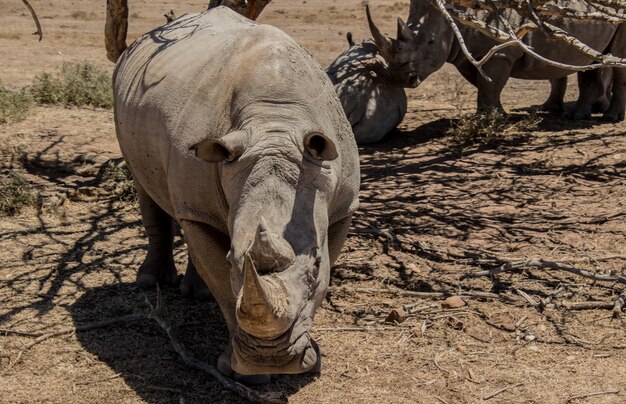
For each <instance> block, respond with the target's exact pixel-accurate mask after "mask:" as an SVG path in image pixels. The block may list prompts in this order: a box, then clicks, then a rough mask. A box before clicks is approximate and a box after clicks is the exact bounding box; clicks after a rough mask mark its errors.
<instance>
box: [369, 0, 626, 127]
mask: <svg viewBox="0 0 626 404" xmlns="http://www.w3.org/2000/svg"><path fill="white" fill-rule="evenodd" d="M572 5H573V6H576V3H574V4H572ZM508 18H510V19H511V21H513V20H519V19H520V18H521V17H519V15H517V14H515V13H514V12H511V14H509V15H508ZM551 21H552V23H553V24H554V25H556V26H558V27H561V28H563V29H565V30H566V31H568V32H569V33H571V34H572V35H574V36H575V37H576V38H578V39H579V40H581V41H582V42H583V43H585V44H587V45H589V46H590V47H592V48H594V49H596V50H600V51H603V52H605V53H611V54H613V55H614V56H619V57H625V56H626V24H613V23H610V22H606V21H599V20H593V21H577V20H571V19H554V20H551ZM369 22H370V29H371V31H372V35H373V37H374V40H375V42H376V44H377V45H378V47H379V49H380V50H381V52H382V54H383V56H384V57H385V59H386V60H387V61H389V63H390V64H392V65H394V66H402V69H396V70H397V73H396V74H400V75H402V77H400V78H399V80H402V79H404V80H405V81H406V82H411V81H413V82H414V83H415V86H416V85H417V84H419V82H421V81H423V80H424V79H426V78H427V77H428V76H430V75H431V74H432V73H434V72H435V71H437V70H439V69H440V68H441V67H442V66H443V64H444V63H445V62H449V63H452V64H454V65H455V66H456V68H457V69H458V70H459V72H460V73H461V74H462V75H463V76H464V77H465V78H466V79H467V80H468V81H469V82H470V83H472V84H473V85H475V86H476V87H477V88H478V100H477V104H478V105H477V107H478V110H479V111H480V110H485V109H492V108H497V109H500V110H502V104H501V102H500V94H501V92H502V89H503V88H504V86H505V84H506V82H507V81H508V79H509V77H514V78H519V79H530V80H537V79H547V80H552V93H551V97H550V99H549V100H548V103H547V104H553V103H554V102H555V100H556V101H557V104H558V98H559V93H560V92H561V89H562V88H563V86H562V84H563V81H559V79H562V78H563V77H566V76H567V75H569V74H572V73H573V71H572V70H565V69H561V68H557V67H552V66H549V65H547V64H545V63H544V62H541V61H539V60H537V59H534V58H533V57H532V56H530V55H528V54H526V53H524V52H523V51H522V50H521V49H520V48H518V47H508V48H505V49H502V50H500V51H498V52H497V53H496V55H494V56H493V57H492V58H491V60H489V61H488V62H487V63H485V65H484V66H483V70H484V71H485V72H486V74H487V75H488V76H489V77H490V78H491V79H492V82H489V81H487V80H486V79H485V78H483V77H482V76H481V75H480V74H479V73H478V71H477V69H476V68H475V67H474V66H473V65H472V64H471V63H470V62H469V61H468V60H467V58H466V57H465V56H464V55H463V53H462V52H461V49H460V46H459V45H458V42H457V41H456V39H455V38H454V35H453V33H452V30H451V29H450V28H449V26H448V25H447V23H446V21H445V19H444V17H443V16H442V15H441V14H440V12H439V11H438V10H437V9H436V8H434V7H432V6H431V5H430V4H429V3H428V2H427V1H426V0H411V6H410V13H409V18H408V20H407V25H408V26H409V28H410V30H409V32H410V33H411V37H408V38H405V40H404V41H402V42H400V41H397V40H393V39H391V38H388V37H386V36H385V35H383V34H382V33H381V32H380V31H379V29H378V28H377V27H376V26H375V24H374V23H373V22H372V21H371V19H370V21H369ZM496 25H497V24H496ZM459 28H460V30H461V33H462V35H463V39H464V41H465V43H466V45H467V47H468V49H469V51H470V52H471V53H472V55H474V57H475V58H480V57H482V56H484V55H485V54H486V53H487V51H488V50H489V49H491V48H492V47H493V46H494V45H497V42H496V41H495V40H493V39H490V38H488V37H487V36H486V35H484V34H482V33H481V32H479V31H478V30H476V29H473V28H469V27H466V26H460V27H459ZM523 41H524V43H526V44H527V45H529V46H531V47H532V48H533V49H534V50H535V51H536V52H537V53H539V54H541V55H543V56H544V57H546V58H548V59H552V60H555V61H558V62H561V63H567V64H571V65H584V64H588V63H591V62H592V60H591V59H590V58H588V57H586V56H584V55H581V54H580V53H578V52H576V51H574V50H572V49H571V48H570V47H568V46H567V45H565V44H564V43H562V42H560V41H557V40H551V39H549V38H548V37H547V36H546V34H544V33H542V32H539V31H533V32H530V33H528V34H526V36H524V38H523ZM613 70H614V72H613V91H612V92H613V95H612V98H611V103H610V106H609V107H608V109H607V110H606V111H605V112H604V118H605V119H606V120H609V121H620V120H623V119H624V108H625V105H626V69H624V68H615V69H613ZM415 77H416V79H415ZM580 77H581V81H582V82H583V84H582V85H581V90H582V91H581V94H580V95H579V98H578V101H577V102H576V105H575V106H574V110H573V111H572V115H575V116H588V115H589V114H590V112H591V108H592V105H593V104H594V103H595V102H596V101H598V99H599V98H600V97H602V95H603V89H604V86H603V83H602V74H601V73H600V72H594V71H590V72H585V73H584V74H582V75H581V76H580ZM560 98H561V99H562V95H561V96H560Z"/></svg>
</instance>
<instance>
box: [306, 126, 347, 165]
mask: <svg viewBox="0 0 626 404" xmlns="http://www.w3.org/2000/svg"><path fill="white" fill-rule="evenodd" d="M304 147H305V148H306V150H307V151H308V152H309V154H310V155H311V157H313V158H314V159H316V160H325V161H331V160H334V159H336V158H337V156H338V155H339V154H337V146H335V143H334V142H333V141H332V140H330V139H329V138H327V137H326V136H325V135H323V134H321V133H319V132H313V133H309V134H308V135H307V136H306V137H305V138H304Z"/></svg>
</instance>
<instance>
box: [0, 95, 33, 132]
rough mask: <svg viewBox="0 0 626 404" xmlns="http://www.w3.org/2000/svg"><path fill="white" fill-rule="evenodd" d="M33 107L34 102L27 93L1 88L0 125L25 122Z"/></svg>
mask: <svg viewBox="0 0 626 404" xmlns="http://www.w3.org/2000/svg"><path fill="white" fill-rule="evenodd" d="M32 105H33V100H32V99H31V97H30V96H29V95H28V93H27V92H26V91H24V90H10V89H7V88H4V87H1V86H0V124H3V123H7V122H18V121H21V120H23V119H24V118H26V116H27V115H28V111H29V110H30V108H31V107H32Z"/></svg>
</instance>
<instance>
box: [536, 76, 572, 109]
mask: <svg viewBox="0 0 626 404" xmlns="http://www.w3.org/2000/svg"><path fill="white" fill-rule="evenodd" d="M566 89H567V76H565V77H561V78H560V79H551V80H550V96H549V97H548V99H547V100H546V102H544V103H543V105H542V106H541V110H542V111H547V112H553V113H557V114H561V113H563V112H565V105H564V104H563V98H564V97H565V90H566Z"/></svg>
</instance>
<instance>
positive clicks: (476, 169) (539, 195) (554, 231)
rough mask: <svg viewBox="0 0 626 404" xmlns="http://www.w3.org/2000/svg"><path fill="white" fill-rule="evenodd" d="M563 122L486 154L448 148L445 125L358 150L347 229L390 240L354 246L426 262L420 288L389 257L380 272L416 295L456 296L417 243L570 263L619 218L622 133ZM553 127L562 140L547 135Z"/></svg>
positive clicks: (345, 277) (624, 176)
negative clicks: (355, 204)
mask: <svg viewBox="0 0 626 404" xmlns="http://www.w3.org/2000/svg"><path fill="white" fill-rule="evenodd" d="M513 119H519V117H517V116H514V117H513ZM562 123H563V120H561V119H560V118H556V119H553V118H550V117H544V119H543V123H542V124H541V125H540V127H539V128H537V131H536V133H528V134H527V135H526V134H524V135H519V136H515V137H512V138H508V139H507V138H505V139H502V140H501V141H499V142H497V143H495V144H492V145H470V146H464V147H454V146H453V145H450V144H449V143H448V142H447V141H446V139H445V138H444V137H443V133H445V131H446V130H447V129H448V128H449V127H450V126H451V125H453V124H454V121H452V120H449V119H440V120H437V121H433V122H429V123H427V124H425V125H422V126H420V127H417V128H416V129H414V130H410V131H400V130H396V131H394V132H393V133H392V134H390V136H389V137H388V138H386V139H385V140H384V141H383V142H381V143H379V144H375V145H368V146H362V147H360V149H359V151H360V155H361V179H362V183H361V193H360V201H361V202H360V209H359V211H357V213H356V215H355V227H360V228H364V229H368V228H369V229H377V230H384V231H386V232H390V234H392V235H393V236H394V237H395V238H394V240H393V241H389V240H386V239H385V237H384V236H381V235H380V234H378V235H376V234H375V233H372V234H374V235H372V234H370V235H356V237H361V238H363V237H365V238H370V239H371V238H372V237H373V238H375V239H376V240H378V242H379V243H382V244H383V245H386V246H387V247H385V248H386V249H387V250H395V252H398V251H400V252H403V253H408V254H410V255H412V256H414V257H416V258H417V257H419V258H421V259H425V260H426V261H427V262H429V263H430V264H427V265H428V266H430V271H431V274H432V276H429V278H430V279H428V282H427V284H425V283H424V282H423V279H420V278H419V277H417V276H415V275H414V276H412V277H411V276H410V277H406V276H405V274H403V273H401V272H403V271H404V269H403V268H404V266H403V265H396V264H397V263H394V260H396V261H397V257H393V256H392V255H393V254H388V255H389V260H388V261H389V263H390V264H391V265H392V267H394V266H395V267H397V268H398V269H397V272H398V277H397V279H396V281H398V280H400V282H399V283H398V282H396V283H398V285H397V286H399V287H404V288H418V289H415V290H419V291H430V286H432V285H436V284H438V285H439V286H441V287H446V288H448V289H449V288H451V287H455V286H457V287H458V278H457V280H456V281H455V280H454V278H451V277H450V275H446V277H447V278H448V279H447V280H445V282H444V280H443V278H441V277H439V276H438V275H437V272H438V271H439V269H437V268H438V266H437V265H433V264H432V262H433V257H430V256H427V255H425V254H424V251H421V250H420V249H419V247H418V246H417V242H418V241H427V242H431V243H434V244H435V245H439V246H445V247H449V246H453V245H459V244H462V245H464V246H466V247H469V248H470V249H473V248H482V249H485V250H491V251H496V252H498V253H500V254H502V255H505V256H506V255H515V254H519V255H522V256H523V255H524V254H528V253H529V252H531V251H534V253H535V254H536V253H537V252H538V251H542V250H545V253H546V254H550V252H551V251H552V252H554V251H557V252H559V253H565V254H567V255H569V256H573V257H579V256H580V253H581V251H582V250H583V248H584V246H585V242H586V240H585V238H584V237H580V235H581V234H585V233H587V234H593V233H597V232H598V231H601V229H600V227H599V226H601V225H603V224H608V225H609V226H608V227H610V225H613V227H615V224H617V223H619V222H620V221H623V219H624V217H625V216H626V214H624V213H623V212H620V211H617V210H615V209H616V208H617V207H618V206H619V200H618V199H619V198H618V197H617V195H619V192H620V189H621V190H623V189H624V187H625V186H626V160H625V159H624V158H623V152H624V150H625V149H626V145H625V144H624V142H623V139H624V133H625V132H624V130H623V129H620V126H619V125H610V124H607V125H605V126H602V127H600V128H605V127H606V128H607V129H606V130H603V131H602V130H594V131H584V132H583V131H578V130H577V129H582V128H587V127H588V126H589V125H590V124H593V123H589V122H582V123H581V122H579V123H574V124H573V128H572V129H571V130H570V129H569V126H567V128H568V129H567V131H564V130H563V126H562ZM555 128H559V130H560V131H561V132H559V133H557V134H555V133H546V131H551V130H555ZM416 145H422V146H420V147H415V146H416ZM620 156H621V157H620ZM622 192H623V191H622ZM616 198H617V199H616ZM624 236H626V234H625V233H624V231H622V230H620V229H619V228H610V229H607V235H606V236H605V237H606V240H607V242H609V241H608V240H611V241H610V242H611V243H613V242H614V243H616V245H617V243H618V239H620V238H622V239H623V237H624ZM385 248H383V249H385ZM387 250H386V251H385V253H387ZM617 253H619V251H618V252H617ZM373 258H375V257H372V259H373ZM405 259H406V258H405ZM367 265H368V264H367V263H366V262H363V263H361V264H358V263H351V264H350V265H349V266H350V268H348V269H349V270H348V271H335V272H334V273H335V274H336V276H339V278H335V279H333V283H334V284H338V283H341V282H342V281H347V282H350V281H354V280H355V279H358V278H359V276H361V278H362V275H359V274H360V273H365V274H368V279H370V280H371V279H374V278H375V276H373V275H372V274H371V272H372V271H369V270H368V267H367ZM450 265H452V266H454V265H457V268H458V271H459V272H461V271H462V270H463V269H466V267H464V266H463V265H462V263H461V264H459V263H458V262H457V263H456V264H455V263H450ZM344 267H345V266H344ZM361 268H362V269H363V270H365V272H363V271H361ZM409 272H410V271H409ZM403 278H404V279H403ZM382 279H384V281H385V282H388V280H387V279H386V278H384V277H381V280H382ZM428 283H430V284H431V285H430V286H429V285H428ZM470 284H471V283H470ZM473 284H474V285H476V283H473ZM496 286H497V285H496ZM483 287H484V285H483Z"/></svg>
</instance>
